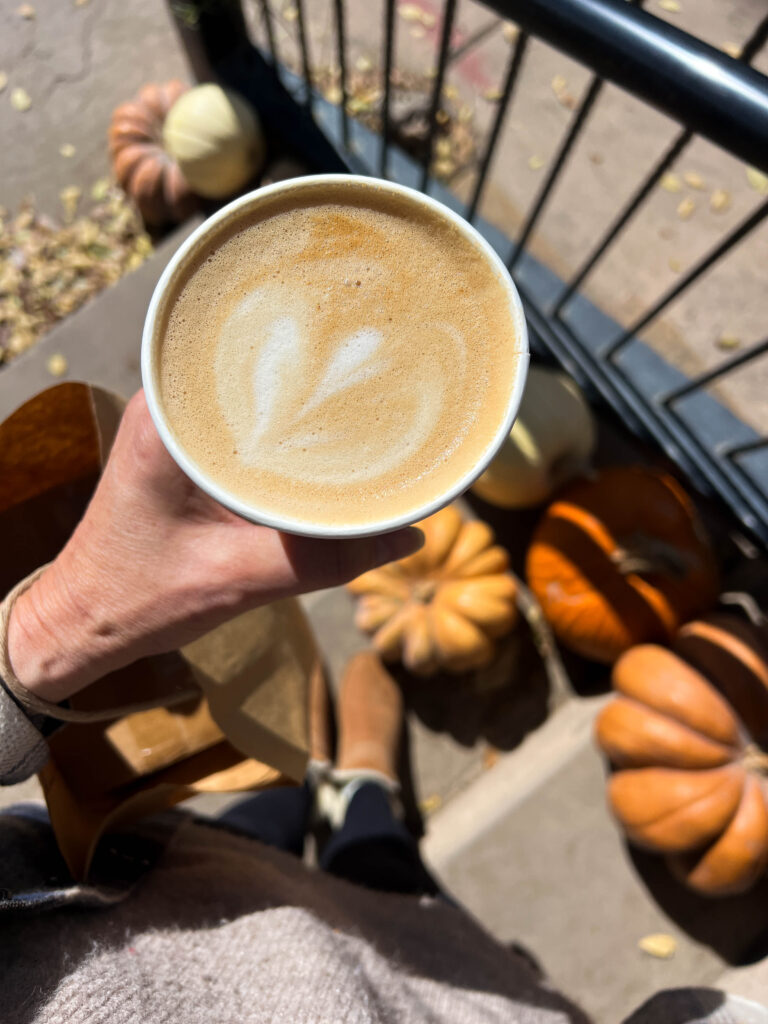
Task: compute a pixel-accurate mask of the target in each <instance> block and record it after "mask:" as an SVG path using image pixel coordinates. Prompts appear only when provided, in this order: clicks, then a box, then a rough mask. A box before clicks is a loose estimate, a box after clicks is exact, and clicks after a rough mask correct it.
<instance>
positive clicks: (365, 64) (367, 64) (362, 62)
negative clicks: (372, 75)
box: [355, 57, 373, 71]
mask: <svg viewBox="0 0 768 1024" xmlns="http://www.w3.org/2000/svg"><path fill="white" fill-rule="evenodd" d="M355 67H356V68H357V70H358V71H370V70H371V69H372V68H373V61H372V60H371V58H370V57H358V58H357V60H356V61H355Z"/></svg>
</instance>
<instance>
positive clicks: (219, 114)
mask: <svg viewBox="0 0 768 1024" xmlns="http://www.w3.org/2000/svg"><path fill="white" fill-rule="evenodd" d="M163 145H164V146H165V151H166V152H167V153H168V154H170V156H172V157H173V158H174V159H175V160H176V161H177V163H178V165H179V167H180V168H181V171H182V174H183V175H184V177H185V178H186V180H187V181H188V182H189V184H190V185H191V186H192V188H193V189H194V190H195V192H197V194H198V195H201V196H205V197H206V198H207V199H223V198H225V197H226V196H230V195H232V194H233V193H234V192H237V191H238V190H239V189H241V188H243V186H244V185H247V184H248V182H249V181H251V180H252V179H253V178H254V177H255V176H256V174H258V172H259V171H260V170H261V168H262V166H263V164H264V157H265V155H266V140H265V138H264V133H263V131H262V129H261V122H260V121H259V117H258V114H257V113H256V111H255V110H254V109H253V107H252V106H251V104H250V103H249V102H248V101H247V100H246V99H245V98H244V97H243V96H240V95H239V93H236V92H233V91H232V90H231V89H223V88H222V87H221V86H220V85H216V84H215V83H214V82H206V83H204V84H203V85H196V86H195V87H194V88H193V89H189V90H188V91H187V92H185V93H184V95H183V96H182V97H181V98H180V99H179V101H178V102H177V103H174V105H173V107H172V109H171V110H170V111H169V112H168V116H167V117H166V119H165V124H164V125H163Z"/></svg>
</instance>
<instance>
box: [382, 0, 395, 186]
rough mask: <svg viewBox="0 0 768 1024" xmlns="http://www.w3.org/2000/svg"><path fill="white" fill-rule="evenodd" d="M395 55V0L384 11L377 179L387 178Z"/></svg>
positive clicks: (388, 1)
mask: <svg viewBox="0 0 768 1024" xmlns="http://www.w3.org/2000/svg"><path fill="white" fill-rule="evenodd" d="M394 53H395V0H386V7H385V10H384V100H383V104H382V108H381V158H380V161H379V177H381V178H386V177H387V157H388V156H389V139H390V130H391V126H390V122H389V118H390V105H391V103H392V61H393V59H394Z"/></svg>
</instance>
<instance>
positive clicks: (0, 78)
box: [0, 71, 8, 92]
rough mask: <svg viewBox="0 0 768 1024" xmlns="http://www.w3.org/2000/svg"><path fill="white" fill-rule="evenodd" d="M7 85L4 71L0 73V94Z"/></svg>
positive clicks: (6, 76)
mask: <svg viewBox="0 0 768 1024" xmlns="http://www.w3.org/2000/svg"><path fill="white" fill-rule="evenodd" d="M6 85H8V75H7V74H6V72H5V71H0V92H2V91H3V89H4V88H5V87H6Z"/></svg>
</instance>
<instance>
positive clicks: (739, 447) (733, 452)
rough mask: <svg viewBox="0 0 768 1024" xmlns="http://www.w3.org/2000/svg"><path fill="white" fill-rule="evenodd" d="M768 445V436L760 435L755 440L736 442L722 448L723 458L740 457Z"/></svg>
mask: <svg viewBox="0 0 768 1024" xmlns="http://www.w3.org/2000/svg"><path fill="white" fill-rule="evenodd" d="M765 447H768V437H758V438H756V439H755V440H754V441H747V442H746V444H734V445H730V446H726V447H724V448H721V449H720V455H721V456H722V457H723V458H728V459H739V458H741V456H742V455H749V454H750V453H751V452H756V451H757V450H758V449H760V448H765Z"/></svg>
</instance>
